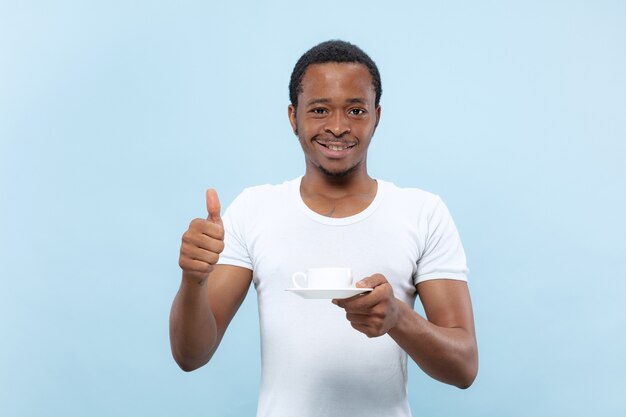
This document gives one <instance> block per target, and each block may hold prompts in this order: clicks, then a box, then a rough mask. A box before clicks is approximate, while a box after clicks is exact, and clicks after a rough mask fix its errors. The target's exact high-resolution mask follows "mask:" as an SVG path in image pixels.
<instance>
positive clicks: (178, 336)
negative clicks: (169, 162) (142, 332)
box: [170, 190, 252, 371]
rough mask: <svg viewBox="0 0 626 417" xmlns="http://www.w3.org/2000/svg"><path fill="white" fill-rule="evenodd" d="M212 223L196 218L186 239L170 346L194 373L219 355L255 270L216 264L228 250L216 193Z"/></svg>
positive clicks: (210, 207) (210, 205) (211, 197)
mask: <svg viewBox="0 0 626 417" xmlns="http://www.w3.org/2000/svg"><path fill="white" fill-rule="evenodd" d="M206 201H207V211H208V214H209V215H208V217H207V219H195V220H193V221H192V222H191V224H190V225H189V229H188V230H187V231H186V232H185V233H184V234H183V239H182V244H181V248H180V258H179V264H180V267H181V268H182V270H183V277H182V281H181V284H180V289H179V290H178V293H177V294H176V297H175V298H174V302H173V303H172V310H171V312H170V344H171V348H172V355H173V356H174V359H175V360H176V363H178V365H179V366H180V367H181V369H183V370H185V371H193V370H194V369H197V368H199V367H201V366H203V365H204V364H206V363H207V362H208V361H209V359H211V357H212V356H213V353H215V350H216V349H217V347H218V346H219V343H220V341H221V340H222V337H223V336H224V333H225V332H226V328H227V327H228V324H229V323H230V321H231V320H232V318H233V316H234V315H235V313H236V312H237V310H238V309H239V306H240V305H241V303H242V302H243V300H244V298H245V296H246V294H247V291H248V287H249V286H250V282H251V280H252V271H250V270H249V269H246V268H240V267H236V266H228V265H216V263H217V261H218V260H219V255H220V253H221V252H222V250H224V225H223V223H222V219H221V217H220V203H219V199H218V197H217V193H216V192H215V190H208V191H207V195H206Z"/></svg>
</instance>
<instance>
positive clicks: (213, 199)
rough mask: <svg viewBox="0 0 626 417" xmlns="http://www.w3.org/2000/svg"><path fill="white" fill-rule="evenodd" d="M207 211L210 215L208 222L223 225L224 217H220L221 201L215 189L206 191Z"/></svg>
mask: <svg viewBox="0 0 626 417" xmlns="http://www.w3.org/2000/svg"><path fill="white" fill-rule="evenodd" d="M206 210H207V212H208V213H209V216H208V217H207V220H209V221H211V222H213V223H218V224H222V217H221V216H220V211H221V206H220V199H219V197H218V196H217V191H215V190H214V189H213V188H209V189H208V190H206Z"/></svg>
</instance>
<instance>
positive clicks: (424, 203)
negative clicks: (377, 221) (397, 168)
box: [377, 180, 443, 212]
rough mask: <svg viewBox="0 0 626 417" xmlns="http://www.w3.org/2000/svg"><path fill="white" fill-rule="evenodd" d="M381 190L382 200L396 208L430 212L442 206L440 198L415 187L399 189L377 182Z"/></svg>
mask: <svg viewBox="0 0 626 417" xmlns="http://www.w3.org/2000/svg"><path fill="white" fill-rule="evenodd" d="M377 181H378V182H379V184H380V187H381V188H382V190H383V195H384V200H385V201H386V202H387V203H388V204H392V205H394V206H396V207H410V208H411V209H412V210H418V211H420V212H424V211H425V212H432V211H434V210H436V209H437V208H438V207H440V206H443V202H442V200H441V197H440V196H439V195H437V194H434V193H432V192H430V191H426V190H423V189H421V188H416V187H399V186H397V185H395V184H394V183H392V182H388V181H384V180H377Z"/></svg>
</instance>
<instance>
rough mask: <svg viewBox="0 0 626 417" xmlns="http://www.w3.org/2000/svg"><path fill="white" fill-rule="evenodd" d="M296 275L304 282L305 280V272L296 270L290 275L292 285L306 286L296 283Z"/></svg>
mask: <svg viewBox="0 0 626 417" xmlns="http://www.w3.org/2000/svg"><path fill="white" fill-rule="evenodd" d="M298 277H303V278H304V282H306V274H305V273H304V272H296V273H294V274H293V275H292V276H291V280H292V281H293V285H295V286H296V288H306V286H303V285H300V284H299V283H298Z"/></svg>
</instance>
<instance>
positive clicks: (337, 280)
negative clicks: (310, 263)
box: [291, 268, 352, 289]
mask: <svg viewBox="0 0 626 417" xmlns="http://www.w3.org/2000/svg"><path fill="white" fill-rule="evenodd" d="M291 280H292V281H293V285H295V286H296V288H318V289H319V288H323V289H330V288H349V287H351V286H352V270H351V269H350V268H311V269H307V271H306V273H305V272H296V273H295V274H293V275H292V277H291Z"/></svg>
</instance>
